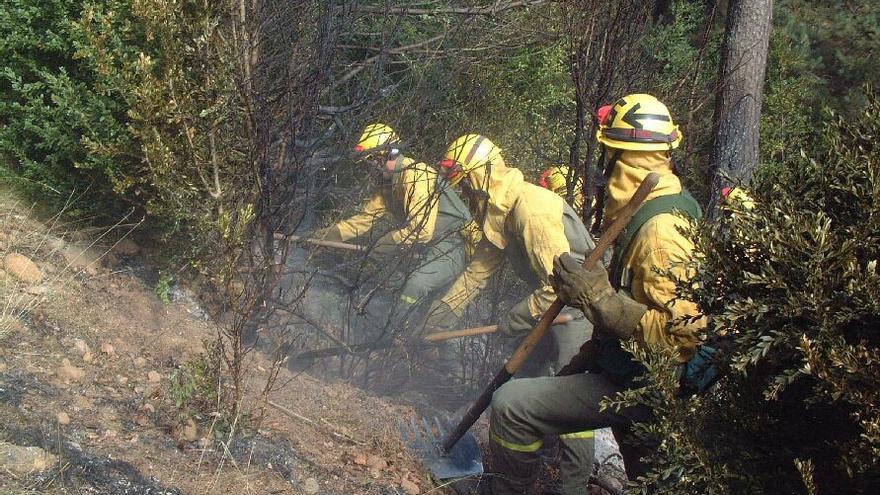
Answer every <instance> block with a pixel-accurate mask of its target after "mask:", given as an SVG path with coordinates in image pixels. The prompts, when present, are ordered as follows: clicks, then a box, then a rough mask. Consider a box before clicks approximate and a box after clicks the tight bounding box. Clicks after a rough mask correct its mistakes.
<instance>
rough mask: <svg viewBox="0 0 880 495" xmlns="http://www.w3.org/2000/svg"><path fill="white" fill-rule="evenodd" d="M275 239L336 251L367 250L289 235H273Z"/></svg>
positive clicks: (355, 245) (356, 246)
mask: <svg viewBox="0 0 880 495" xmlns="http://www.w3.org/2000/svg"><path fill="white" fill-rule="evenodd" d="M275 238H276V239H290V240H291V241H293V242H306V243H308V244H313V245H315V246H324V247H332V248H336V249H345V250H347V251H366V249H367V248H365V247H364V246H358V245H357V244H349V243H347V242H337V241H325V240H322V239H310V238H308V237H300V236H298V235H289V236H285V235H284V234H281V233H278V234H275Z"/></svg>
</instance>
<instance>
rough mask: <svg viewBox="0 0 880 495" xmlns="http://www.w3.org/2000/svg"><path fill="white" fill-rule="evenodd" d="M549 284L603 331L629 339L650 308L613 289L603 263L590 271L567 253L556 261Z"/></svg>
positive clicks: (561, 297)
mask: <svg viewBox="0 0 880 495" xmlns="http://www.w3.org/2000/svg"><path fill="white" fill-rule="evenodd" d="M550 283H551V284H552V285H553V288H554V289H555V290H556V295H558V296H559V299H561V300H562V302H564V303H565V304H567V305H569V306H572V307H574V308H577V309H580V310H581V311H583V312H584V314H585V315H587V318H589V319H590V321H591V322H593V324H594V325H596V326H597V327H599V328H600V329H601V330H603V331H606V332H610V333H612V334H613V335H614V336H615V337H617V338H621V339H626V338H629V337H630V336H631V335H632V334H633V332H634V331H635V329H636V326H637V325H638V324H639V320H641V319H642V316H644V314H645V312H646V311H648V307H647V306H645V305H644V304H641V303H638V302H636V301H634V300H632V298H629V297H627V296H626V295H624V294H621V293H619V292H617V291H615V290H614V288H613V287H611V283H610V282H609V281H608V272H606V271H605V268H604V267H603V266H602V264H601V263H596V264H595V265H593V268H591V269H590V270H586V269H584V268H583V267H582V266H581V265H580V263H578V262H577V261H576V260H575V259H574V258H572V257H571V256H570V255H569V254H568V253H564V254H562V255H561V256H557V257H556V258H555V259H554V260H553V274H552V275H551V276H550Z"/></svg>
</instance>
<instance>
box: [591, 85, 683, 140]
mask: <svg viewBox="0 0 880 495" xmlns="http://www.w3.org/2000/svg"><path fill="white" fill-rule="evenodd" d="M681 137H682V136H681V131H679V130H678V126H677V125H675V123H673V122H672V116H671V115H669V109H668V108H666V105H664V104H663V103H661V102H660V100H658V99H657V98H654V97H653V96H651V95H646V94H632V95H627V96H624V97H623V98H621V99H619V100H617V102H616V103H615V104H614V105H613V107H612V108H611V112H610V113H609V114H608V115H607V117H605V118H604V119H603V122H600V123H599V130H598V131H596V138H597V139H598V140H599V142H600V143H602V144H604V145H605V146H608V147H609V148H617V149H621V150H635V151H664V150H671V149H675V148H678V145H679V143H681Z"/></svg>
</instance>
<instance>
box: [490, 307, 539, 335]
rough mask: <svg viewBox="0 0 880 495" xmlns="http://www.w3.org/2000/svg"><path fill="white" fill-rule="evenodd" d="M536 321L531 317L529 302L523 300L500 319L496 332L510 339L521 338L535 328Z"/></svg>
mask: <svg viewBox="0 0 880 495" xmlns="http://www.w3.org/2000/svg"><path fill="white" fill-rule="evenodd" d="M537 324H538V320H536V319H534V318H533V317H532V311H531V310H530V309H529V300H528V299H527V298H526V299H523V300H522V301H520V302H518V303H516V304H515V305H514V306H513V307H512V308H510V311H508V312H507V314H506V315H504V317H503V318H501V322H500V323H499V324H498V331H499V332H501V333H502V334H504V335H507V336H510V337H522V336H523V335H525V334H527V333H529V331H530V330H531V329H533V328H535V325H537Z"/></svg>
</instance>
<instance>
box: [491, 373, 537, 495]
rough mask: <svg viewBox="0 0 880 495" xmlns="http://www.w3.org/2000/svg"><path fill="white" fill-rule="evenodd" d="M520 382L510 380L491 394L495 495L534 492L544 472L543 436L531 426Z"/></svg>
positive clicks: (493, 488) (493, 484)
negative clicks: (541, 473) (524, 406)
mask: <svg viewBox="0 0 880 495" xmlns="http://www.w3.org/2000/svg"><path fill="white" fill-rule="evenodd" d="M521 381H523V380H512V381H510V382H507V383H506V384H504V385H503V386H502V387H501V388H499V389H498V390H496V391H495V394H494V395H493V396H492V409H491V414H490V417H489V439H490V441H489V449H490V451H491V453H492V461H493V465H494V466H495V471H496V472H497V473H498V474H497V475H496V476H494V477H493V478H492V479H491V483H492V485H491V486H492V493H493V495H513V494H522V493H531V492H532V486H533V485H534V483H535V480H536V479H537V478H538V474H539V473H540V472H541V459H540V457H538V450H539V449H540V448H541V446H542V445H543V443H544V442H543V435H542V434H541V433H540V432H538V431H537V430H536V429H534V428H532V427H531V426H530V425H529V422H528V418H527V416H526V414H527V412H526V411H525V410H524V408H523V407H522V406H523V405H524V403H523V401H522V400H521V396H520V392H521V391H520V390H519V389H520V388H521V387H519V386H517V384H518V383H519V382H521Z"/></svg>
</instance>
